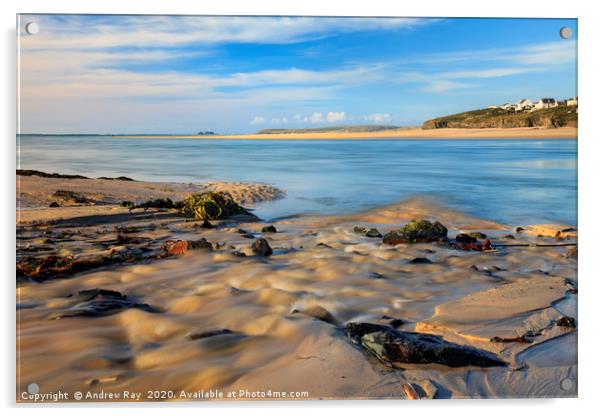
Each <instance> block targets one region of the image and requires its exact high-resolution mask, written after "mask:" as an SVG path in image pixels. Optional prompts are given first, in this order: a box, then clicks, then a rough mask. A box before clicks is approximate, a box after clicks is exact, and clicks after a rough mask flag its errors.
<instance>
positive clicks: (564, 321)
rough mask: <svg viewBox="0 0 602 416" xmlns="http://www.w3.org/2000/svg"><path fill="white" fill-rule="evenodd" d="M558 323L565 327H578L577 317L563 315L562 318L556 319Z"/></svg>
mask: <svg viewBox="0 0 602 416" xmlns="http://www.w3.org/2000/svg"><path fill="white" fill-rule="evenodd" d="M556 325H558V326H561V327H564V328H576V327H577V324H576V322H575V318H571V317H570V316H563V317H562V318H558V319H557V320H556Z"/></svg>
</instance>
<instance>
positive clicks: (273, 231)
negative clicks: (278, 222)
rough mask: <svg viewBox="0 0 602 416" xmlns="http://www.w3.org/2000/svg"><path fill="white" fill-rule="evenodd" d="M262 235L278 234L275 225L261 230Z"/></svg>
mask: <svg viewBox="0 0 602 416" xmlns="http://www.w3.org/2000/svg"><path fill="white" fill-rule="evenodd" d="M261 232H262V233H277V232H278V231H277V230H276V227H274V226H273V225H267V226H265V227H263V228H262V229H261Z"/></svg>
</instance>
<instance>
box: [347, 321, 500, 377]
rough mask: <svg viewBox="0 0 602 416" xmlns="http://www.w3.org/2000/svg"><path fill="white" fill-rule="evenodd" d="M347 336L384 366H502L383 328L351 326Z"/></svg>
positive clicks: (486, 356) (433, 339)
mask: <svg viewBox="0 0 602 416" xmlns="http://www.w3.org/2000/svg"><path fill="white" fill-rule="evenodd" d="M346 330H347V334H348V335H349V337H350V338H351V339H353V340H354V341H355V342H356V343H358V344H360V345H361V346H362V347H364V348H365V349H366V350H367V351H369V352H370V353H372V354H374V355H375V356H376V357H378V358H379V359H380V360H381V361H383V362H384V363H386V364H389V365H393V366H395V364H396V363H412V364H429V363H436V364H443V365H447V366H449V367H464V366H469V365H473V366H477V367H495V366H502V367H503V366H506V363H505V362H504V361H502V360H501V359H499V358H498V357H496V356H495V355H494V354H492V353H490V352H488V351H484V350H479V349H476V348H473V347H468V346H463V345H459V344H454V343H451V342H448V341H445V340H444V339H443V338H442V337H440V336H436V335H431V334H420V333H417V332H406V331H398V330H395V329H393V328H391V327H388V326H384V325H377V324H371V323H362V322H359V323H356V322H351V323H348V324H347V326H346Z"/></svg>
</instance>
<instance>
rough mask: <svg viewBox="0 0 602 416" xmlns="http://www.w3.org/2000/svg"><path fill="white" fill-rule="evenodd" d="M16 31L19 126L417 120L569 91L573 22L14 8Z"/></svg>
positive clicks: (88, 129)
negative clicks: (31, 29)
mask: <svg viewBox="0 0 602 416" xmlns="http://www.w3.org/2000/svg"><path fill="white" fill-rule="evenodd" d="M31 21H35V22H37V23H38V24H39V25H40V32H39V33H38V34H37V35H28V34H26V33H25V30H24V28H25V25H26V24H27V23H29V22H31ZM563 26H568V27H570V28H572V29H573V33H574V37H573V38H572V39H570V40H565V39H562V38H561V37H560V36H559V30H560V28H561V27H563ZM18 30H19V48H20V56H19V63H20V69H19V89H20V132H22V133H73V132H77V133H173V134H188V133H196V132H197V131H199V130H213V131H216V132H219V133H226V134H228V133H242V132H254V131H257V130H259V129H262V128H294V127H327V126H334V125H342V124H345V125H347V124H392V125H419V124H420V123H422V122H423V121H424V120H426V119H428V118H432V117H436V116H440V115H446V114H451V113H456V112H460V111H465V110H470V109H474V108H481V107H486V106H488V105H492V104H501V103H504V102H516V101H518V100H519V99H521V98H530V99H531V100H536V99H539V98H541V97H555V98H567V97H571V96H575V95H577V89H576V88H577V85H576V84H577V83H576V79H577V78H576V77H577V74H576V60H577V46H576V40H575V39H576V34H577V22H576V20H575V19H566V20H558V19H420V18H418V19H416V18H380V19H378V18H370V19H364V18H357V19H356V18H354V19H351V18H294V17H278V18H277V17H253V18H245V17H191V16H189V17H182V16H78V15H68V16H61V15H22V16H21V18H20V20H19V28H18Z"/></svg>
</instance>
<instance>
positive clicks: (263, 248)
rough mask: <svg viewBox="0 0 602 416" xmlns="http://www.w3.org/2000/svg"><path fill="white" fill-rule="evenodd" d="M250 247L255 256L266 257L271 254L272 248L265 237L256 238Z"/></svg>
mask: <svg viewBox="0 0 602 416" xmlns="http://www.w3.org/2000/svg"><path fill="white" fill-rule="evenodd" d="M251 249H252V250H253V253H254V254H255V255H256V256H262V257H267V256H271V255H272V248H271V247H270V245H269V244H268V241H267V240H266V239H265V238H259V239H257V240H256V241H255V242H254V243H253V244H252V245H251Z"/></svg>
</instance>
